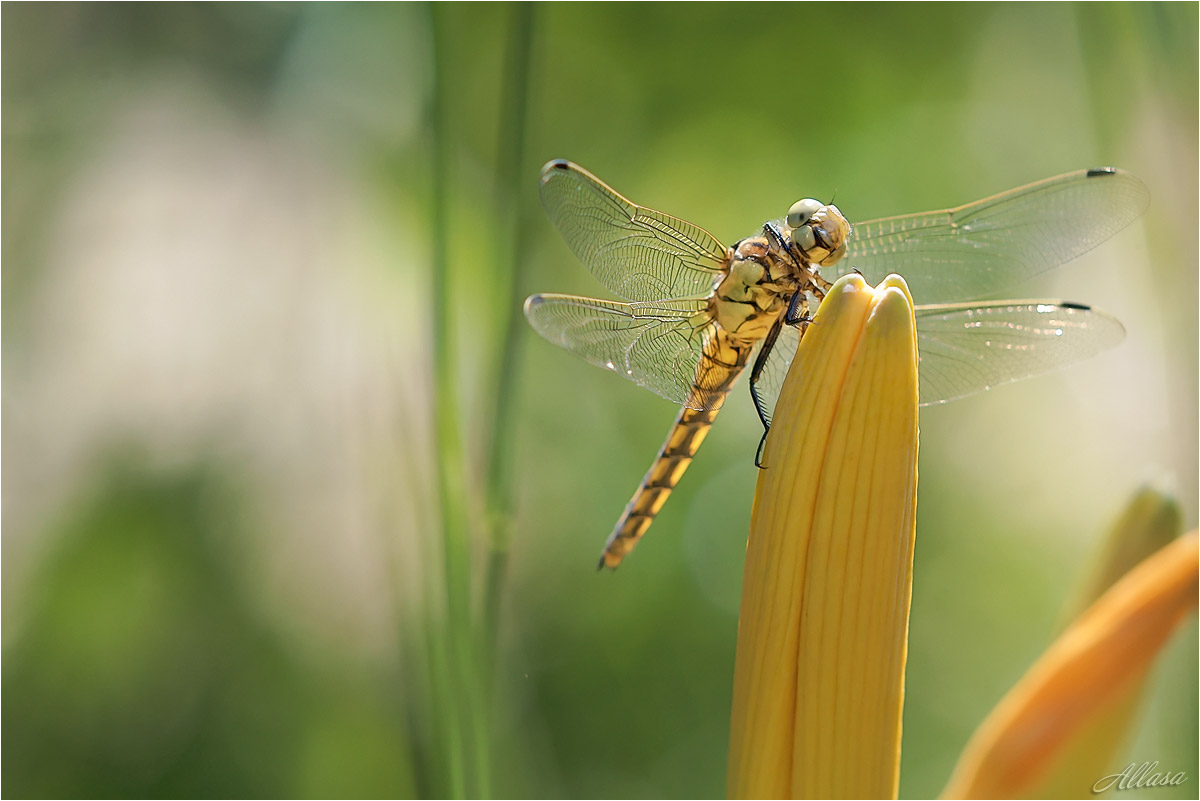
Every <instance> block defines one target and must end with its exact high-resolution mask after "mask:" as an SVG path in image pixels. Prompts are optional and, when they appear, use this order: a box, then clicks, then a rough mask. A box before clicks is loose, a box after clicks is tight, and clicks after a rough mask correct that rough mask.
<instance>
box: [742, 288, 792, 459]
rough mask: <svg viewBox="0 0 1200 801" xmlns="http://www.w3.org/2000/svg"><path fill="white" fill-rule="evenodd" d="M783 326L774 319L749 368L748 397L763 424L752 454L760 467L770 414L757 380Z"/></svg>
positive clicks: (789, 305)
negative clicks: (754, 451)
mask: <svg viewBox="0 0 1200 801" xmlns="http://www.w3.org/2000/svg"><path fill="white" fill-rule="evenodd" d="M801 294H802V293H800V292H797V293H796V294H795V295H793V296H792V303H790V304H788V311H789V312H790V311H791V307H792V305H793V304H794V303H795V299H796V298H797V297H799V296H800V295H801ZM782 326H783V318H782V317H780V318H779V319H778V320H776V321H775V325H773V326H771V330H770V331H769V332H767V336H766V338H764V339H763V344H762V348H761V349H760V350H759V351H758V357H757V358H756V359H755V360H754V366H753V367H752V368H750V399H751V400H753V401H754V410H755V411H756V412H758V419H759V420H760V421H761V422H762V424H763V435H762V439H761V440H759V443H758V451H757V452H756V453H755V454H754V466H755V467H758V468H761V467H762V466H763V464H762V454H763V446H765V445H766V444H767V433H768V432H770V430H771V416H770V413H769V412H768V411H767V404H766V402H765V401H764V400H763V398H762V396H761V395H760V394H759V392H758V380H759V378H761V377H762V371H763V368H764V367H766V364H767V358H768V357H769V356H770V355H771V350H772V349H773V348H774V347H775V340H776V339H778V337H779V331H780V329H781V328H782Z"/></svg>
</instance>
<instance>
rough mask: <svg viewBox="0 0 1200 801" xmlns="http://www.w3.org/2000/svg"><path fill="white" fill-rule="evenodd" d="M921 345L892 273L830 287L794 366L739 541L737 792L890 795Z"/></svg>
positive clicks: (732, 761)
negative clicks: (871, 282)
mask: <svg viewBox="0 0 1200 801" xmlns="http://www.w3.org/2000/svg"><path fill="white" fill-rule="evenodd" d="M917 397H918V396H917V352H916V334H915V329H914V325H913V311H912V299H911V297H910V296H909V294H908V289H907V287H905V285H904V282H903V281H902V280H900V279H899V278H896V277H894V276H892V277H889V278H888V279H886V280H885V281H883V282H882V283H881V284H880V285H879V286H878V287H877V288H875V289H872V288H871V287H869V286H867V284H866V283H865V282H864V281H863V280H862V278H861V277H859V276H857V275H850V276H846V277H843V278H842V279H840V280H839V281H838V282H837V283H836V284H834V286H833V288H832V289H831V290H830V292H829V295H828V297H826V299H825V300H824V302H823V303H822V304H821V307H820V309H819V310H818V312H817V315H816V318H815V320H814V322H813V323H812V325H811V326H809V328H808V331H807V333H806V334H805V336H804V339H803V340H802V341H801V344H800V348H799V350H798V351H797V354H796V358H795V359H794V361H793V363H792V367H791V369H790V371H789V373H788V377H787V380H786V382H785V384H784V387H783V391H782V394H781V395H780V398H779V403H778V405H777V407H776V410H775V422H774V425H773V426H772V429H771V437H770V439H769V440H768V442H767V447H766V451H765V453H764V458H763V462H764V464H765V465H766V469H764V470H763V471H762V472H761V473H760V474H759V481H758V490H757V492H756V494H755V499H754V512H753V515H752V518H751V524H750V538H749V542H748V544H747V549H746V569H745V577H744V581H743V588H742V607H741V615H740V619H739V622H738V646H737V662H736V668H735V676H734V698H733V714H732V724H731V732H730V754H729V775H728V788H727V789H728V792H729V794H730V796H731V797H736V798H747V797H765V798H784V797H801V798H802V797H834V798H837V797H877V798H885V797H895V795H896V791H897V785H898V777H899V757H900V718H901V709H902V706H903V699H904V665H905V658H906V655H907V638H908V610H909V599H910V597H911V591H912V554H913V537H914V533H915V521H916V480H917Z"/></svg>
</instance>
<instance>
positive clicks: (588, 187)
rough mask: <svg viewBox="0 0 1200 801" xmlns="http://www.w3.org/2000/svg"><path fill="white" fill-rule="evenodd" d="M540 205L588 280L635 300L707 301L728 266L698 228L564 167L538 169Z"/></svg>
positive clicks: (557, 163)
mask: <svg viewBox="0 0 1200 801" xmlns="http://www.w3.org/2000/svg"><path fill="white" fill-rule="evenodd" d="M541 193H542V205H543V206H545V208H546V214H547V216H549V218H550V221H551V222H552V223H554V227H555V228H557V229H558V232H559V233H560V234H562V238H563V239H565V240H566V242H567V244H568V245H569V246H570V248H571V250H573V251H574V252H575V255H576V256H577V257H579V260H580V261H581V262H583V264H584V266H586V267H587V268H588V270H590V271H591V273H592V275H594V276H596V278H597V279H598V280H599V281H600V283H602V284H604V286H605V287H607V288H608V289H609V290H611V291H612V292H615V293H616V294H617V295H620V296H621V297H623V298H627V299H628V300H634V301H644V300H659V299H661V298H677V297H692V296H702V295H708V294H709V293H711V292H712V289H713V282H714V279H716V277H717V276H718V274H719V273H720V272H721V268H722V267H723V266H724V265H725V262H726V260H727V251H726V248H725V246H724V245H722V244H721V243H720V242H718V241H717V239H716V238H715V237H714V236H713V235H712V234H710V233H709V232H708V231H705V230H704V229H703V228H701V227H700V226H698V225H693V224H691V223H689V222H685V221H683V220H680V219H677V218H675V217H672V216H670V215H669V214H663V213H662V212H659V211H654V210H653V209H647V208H643V207H641V206H639V205H637V204H636V203H632V202H630V201H629V200H626V199H625V198H624V197H622V196H621V195H619V194H617V193H616V192H615V191H613V190H612V189H611V188H610V187H609V186H607V185H606V184H605V183H604V182H603V181H601V180H600V179H599V178H597V177H596V176H594V175H592V174H591V173H589V172H588V171H587V170H584V169H583V168H582V167H579V166H578V165H576V164H572V163H571V162H569V161H561V160H560V161H552V162H550V163H549V164H547V165H546V166H545V167H543V168H542V188H541Z"/></svg>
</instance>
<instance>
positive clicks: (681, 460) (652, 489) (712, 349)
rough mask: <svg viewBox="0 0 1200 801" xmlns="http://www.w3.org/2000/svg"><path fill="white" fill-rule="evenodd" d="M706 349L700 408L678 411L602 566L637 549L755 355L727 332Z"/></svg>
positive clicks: (696, 401)
mask: <svg viewBox="0 0 1200 801" xmlns="http://www.w3.org/2000/svg"><path fill="white" fill-rule="evenodd" d="M705 350H706V351H707V352H708V353H709V354H711V356H710V357H709V358H705V359H703V360H702V361H701V363H700V366H699V367H698V368H697V379H698V383H697V386H696V387H694V388H693V399H692V400H693V405H696V406H700V407H702V408H700V409H693V408H689V407H686V406H685V407H684V408H682V409H680V410H679V416H678V417H677V418H676V419H675V425H673V426H671V431H670V433H669V434H667V439H666V441H665V442H663V445H662V447H661V448H660V449H659V451H658V456H657V457H655V459H654V464H652V465H650V469H649V470H648V471H647V472H646V475H645V477H644V478H643V479H642V483H641V484H640V485H638V488H637V491H636V492H634V494H633V498H631V499H630V501H629V504H628V505H627V506H626V507H625V513H624V514H622V515H621V519H620V520H618V521H617V525H616V526H615V527H614V528H613V532H612V534H610V535H609V537H608V541H607V542H606V543H604V553H603V554H601V555H600V564H599V567H610V568H616V567H617V566H618V565H620V564H621V560H622V559H624V558H625V556H626V554H628V553H629V552H630V551H632V550H633V548H634V546H635V545H637V543H638V540H640V539H641V538H642V535H643V534H645V533H646V530H647V529H648V528H650V524H651V523H653V522H654V518H655V517H656V516H657V515H658V512H659V510H660V509H662V507H663V504H665V503H666V502H667V498H668V497H670V495H671V491H672V490H674V489H675V486H676V485H677V484H679V479H681V478H682V477H683V474H684V473H685V472H686V471H687V469H688V467H690V466H691V464H692V458H693V457H694V456H695V455H696V451H698V450H700V445H701V443H703V442H704V438H705V437H706V436H708V430H709V429H710V428H712V424H713V420H715V419H716V417H717V413H718V412H719V411H720V410H721V406H723V405H724V403H725V398H726V397H727V396H728V395H729V389H730V387H731V386H732V384H733V382H734V380H735V379H736V378H737V377H738V375H739V374H740V373H741V372H742V369H743V368H744V367H745V365H746V361H747V360H748V359H749V357H750V348H749V347H739V346H737V345H735V344H733V343H731V342H730V341H729V340H728V338H727V337H724V336H716V337H713V339H712V340H711V341H710V343H709V344H708V346H707V347H706V348H705ZM731 353H732V354H734V358H733V359H732V360H730V361H718V360H717V359H716V358H713V356H716V355H717V354H725V355H728V354H731Z"/></svg>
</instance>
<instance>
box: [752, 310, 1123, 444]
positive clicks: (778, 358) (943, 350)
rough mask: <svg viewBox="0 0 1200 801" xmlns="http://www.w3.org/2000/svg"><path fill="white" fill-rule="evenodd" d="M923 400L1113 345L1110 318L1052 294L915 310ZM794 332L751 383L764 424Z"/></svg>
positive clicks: (792, 349) (792, 351)
mask: <svg viewBox="0 0 1200 801" xmlns="http://www.w3.org/2000/svg"><path fill="white" fill-rule="evenodd" d="M915 313H916V322H917V345H918V348H919V353H920V360H921V365H920V372H921V399H920V403H921V405H922V406H930V405H933V404H939V403H948V402H950V401H952V400H957V399H959V398H964V397H966V396H968V395H974V394H975V393H977V392H983V391H984V390H987V389H991V388H992V387H996V386H1000V385H1002V384H1009V383H1012V382H1013V381H1020V380H1021V379H1023V378H1032V377H1033V376H1037V375H1042V374H1044V373H1050V372H1053V371H1055V370H1058V369H1059V368H1062V367H1066V366H1068V365H1071V364H1074V363H1075V362H1080V361H1083V360H1084V359H1089V358H1091V357H1092V356H1095V355H1096V354H1098V353H1100V352H1101V351H1104V350H1107V349H1108V348H1111V347H1113V346H1114V345H1116V344H1118V343H1119V342H1120V341H1121V340H1122V339H1124V338H1125V329H1124V327H1122V325H1121V323H1120V322H1119V321H1118V320H1117V319H1116V318H1115V317H1113V316H1111V315H1109V314H1106V313H1105V312H1102V311H1099V310H1098V309H1091V308H1088V307H1087V306H1081V305H1078V304H1074V303H1064V302H1062V301H1054V300H1005V301H998V302H996V303H989V304H979V303H960V304H946V305H939V306H918V307H917V308H916V312H915ZM799 343H800V332H799V331H798V330H797V329H796V328H793V327H792V326H789V325H785V326H783V328H782V329H781V330H780V332H779V336H778V338H777V339H776V340H775V346H774V348H773V349H772V350H771V353H770V355H769V356H768V357H767V363H766V365H765V366H764V368H763V372H762V374H761V375H760V376H759V380H758V383H757V384H756V385H755V386H756V388H757V390H758V392H759V396H760V397H761V398H762V400H763V405H764V407H765V409H766V411H767V415H768V417H767V423H768V425H769V424H770V418H771V415H772V414H773V413H774V409H775V404H776V403H777V402H778V400H779V391H780V389H781V388H782V387H783V380H784V378H785V377H786V376H787V371H788V367H789V366H790V365H791V363H792V359H793V358H795V355H796V348H797V346H798V345H799Z"/></svg>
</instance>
